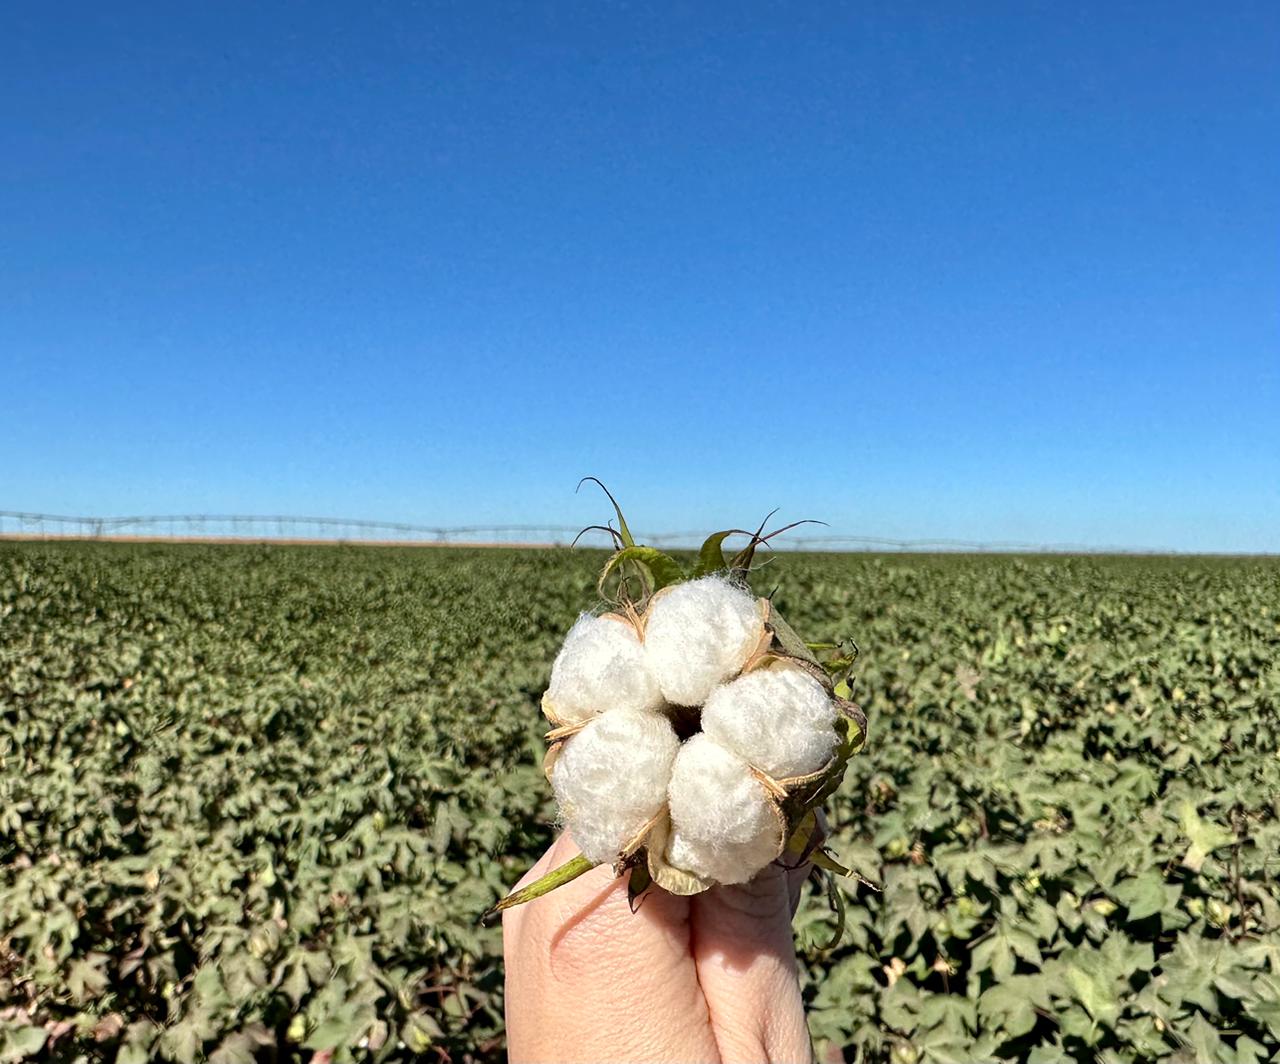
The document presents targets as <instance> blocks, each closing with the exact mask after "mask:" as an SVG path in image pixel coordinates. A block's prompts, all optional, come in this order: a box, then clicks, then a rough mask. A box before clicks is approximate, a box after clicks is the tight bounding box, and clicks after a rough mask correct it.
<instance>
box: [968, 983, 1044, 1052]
mask: <svg viewBox="0 0 1280 1064" xmlns="http://www.w3.org/2000/svg"><path fill="white" fill-rule="evenodd" d="M1017 980H1018V977H1017V976H1014V977H1013V978H1012V979H1010V980H1008V981H1007V982H1002V983H996V984H995V985H994V986H992V987H991V988H990V989H988V990H986V991H984V992H983V994H982V996H981V997H980V998H978V1015H979V1016H981V1017H982V1020H983V1022H984V1023H988V1024H995V1025H998V1026H1000V1027H1002V1028H1003V1029H1004V1031H1005V1033H1006V1034H1007V1035H1008V1036H1009V1037H1010V1038H1018V1037H1021V1036H1022V1035H1024V1034H1026V1033H1027V1032H1028V1031H1029V1030H1031V1028H1032V1027H1034V1026H1035V1025H1036V1009H1035V1003H1034V1002H1033V1001H1032V1000H1031V996H1030V994H1029V993H1028V992H1027V989H1026V988H1025V987H1023V986H1021V985H1020V984H1019V983H1018V981H1017Z"/></svg>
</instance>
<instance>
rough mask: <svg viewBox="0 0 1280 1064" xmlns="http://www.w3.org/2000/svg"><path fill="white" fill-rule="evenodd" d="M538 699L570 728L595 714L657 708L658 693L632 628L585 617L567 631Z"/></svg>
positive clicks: (619, 621)
mask: <svg viewBox="0 0 1280 1064" xmlns="http://www.w3.org/2000/svg"><path fill="white" fill-rule="evenodd" d="M543 697H544V699H545V700H546V703H547V705H549V706H550V707H551V708H552V709H553V710H554V712H555V714H556V715H557V716H558V717H560V719H561V720H563V721H565V722H566V723H570V724H576V723H577V722H578V721H581V720H585V719H586V718H587V717H590V716H592V715H593V714H596V713H606V712H609V711H611V710H632V711H637V712H638V711H643V710H650V709H657V708H658V707H659V706H661V705H662V692H661V691H660V690H659V688H658V683H657V681H656V680H655V679H654V678H653V676H651V675H650V673H649V669H648V667H647V666H646V664H645V656H644V649H643V647H642V646H641V645H640V637H639V636H638V635H637V634H636V630H635V628H633V627H632V626H631V624H630V623H628V622H627V621H625V620H623V619H622V618H620V617H611V616H608V615H606V616H603V617H596V616H593V615H592V614H590V613H584V614H583V615H582V616H581V617H579V618H578V621H577V623H576V624H575V625H574V626H573V627H572V628H570V629H569V634H568V635H567V636H566V637H565V640H564V645H563V646H562V647H561V648H560V653H559V654H557V655H556V660H555V662H554V664H552V666H551V683H550V685H549V686H548V687H547V693H546V694H545V695H544V696H543Z"/></svg>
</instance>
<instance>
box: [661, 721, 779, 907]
mask: <svg viewBox="0 0 1280 1064" xmlns="http://www.w3.org/2000/svg"><path fill="white" fill-rule="evenodd" d="M667 797H668V799H669V801H670V803H671V829H672V833H671V839H670V841H669V842H668V844H667V852H666V857H667V860H668V861H670V862H671V863H672V864H673V865H675V866H676V867H677V868H683V869H684V870H685V871H687V872H693V873H694V874H696V875H699V876H703V877H705V878H708V879H713V880H715V881H716V882H717V883H743V882H745V881H746V880H748V879H750V878H751V877H752V876H753V875H755V874H756V873H757V872H758V871H760V869H762V868H763V867H764V866H765V865H767V864H768V863H769V862H770V861H772V860H773V859H774V858H775V857H777V856H778V851H779V843H780V840H781V832H782V829H781V826H780V824H779V821H778V814H777V812H776V810H775V808H774V806H773V803H772V800H771V799H770V798H769V796H768V794H767V793H766V792H765V790H764V788H763V787H762V786H761V784H760V781H759V780H757V779H756V778H755V777H754V776H753V775H752V774H751V766H749V765H748V764H747V763H746V762H745V761H743V760H742V758H740V757H738V756H737V755H736V754H733V753H731V752H730V751H728V750H726V749H724V747H722V746H720V745H719V744H717V743H716V742H715V741H713V740H712V739H711V738H710V737H709V736H707V735H705V734H702V735H695V736H694V737H693V738H692V739H690V740H689V741H688V742H686V743H685V744H684V745H683V746H682V747H680V752H679V753H678V754H677V755H676V758H675V764H674V766H673V767H672V770H671V783H670V784H669V785H668V787H667Z"/></svg>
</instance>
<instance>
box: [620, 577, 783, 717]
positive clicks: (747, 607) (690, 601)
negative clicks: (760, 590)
mask: <svg viewBox="0 0 1280 1064" xmlns="http://www.w3.org/2000/svg"><path fill="white" fill-rule="evenodd" d="M760 634H761V621H760V612H759V609H758V608H757V606H756V600H755V599H754V598H752V597H751V594H750V593H749V592H747V591H744V590H743V589H742V588H741V587H739V586H738V585H737V584H733V583H731V582H729V581H728V580H726V579H724V578H723V577H719V576H704V577H702V578H701V579H700V580H690V581H688V582H687V583H683V584H676V585H675V586H674V587H672V588H671V589H670V590H669V591H665V592H663V593H662V594H661V595H660V596H658V597H657V598H656V599H655V600H654V602H653V605H652V606H651V607H650V608H649V613H648V616H647V618H646V620H645V628H644V651H645V657H646V659H647V660H648V662H649V670H650V672H652V673H653V675H654V676H656V677H657V678H658V683H659V684H660V685H661V687H662V693H663V695H665V696H666V699H667V701H668V702H672V703H674V704H675V705H678V706H700V705H701V704H702V703H703V702H705V701H706V699H707V696H708V695H709V694H711V692H712V690H714V689H715V687H716V685H717V684H721V683H724V681H725V680H728V679H729V678H731V677H733V676H735V675H737V673H738V671H739V670H740V669H741V668H742V666H743V665H744V664H746V661H747V658H748V657H749V656H750V654H751V652H752V650H754V649H755V647H756V644H757V643H758V641H759V638H760Z"/></svg>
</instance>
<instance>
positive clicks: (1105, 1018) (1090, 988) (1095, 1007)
mask: <svg viewBox="0 0 1280 1064" xmlns="http://www.w3.org/2000/svg"><path fill="white" fill-rule="evenodd" d="M1063 975H1064V977H1065V979H1066V983H1067V986H1068V987H1070V988H1071V994H1072V996H1073V997H1074V998H1075V999H1076V1000H1077V1001H1078V1002H1080V1004H1081V1005H1083V1006H1084V1008H1085V1011H1086V1012H1088V1013H1089V1015H1090V1016H1092V1017H1093V1018H1094V1019H1095V1020H1096V1021H1098V1022H1099V1023H1101V1024H1104V1025H1105V1026H1107V1027H1110V1026H1112V1025H1114V1024H1115V1022H1116V1020H1117V1018H1119V1016H1120V1002H1119V1000H1118V999H1117V998H1116V994H1115V991H1114V989H1113V988H1112V986H1111V982H1110V980H1108V979H1107V978H1105V977H1104V976H1103V975H1102V974H1100V973H1099V972H1097V971H1095V970H1093V969H1092V968H1084V967H1081V966H1079V964H1075V963H1073V964H1068V965H1067V966H1066V967H1065V969H1064V970H1063Z"/></svg>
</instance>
